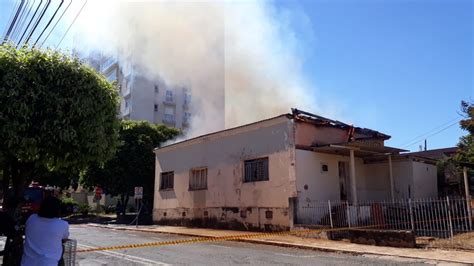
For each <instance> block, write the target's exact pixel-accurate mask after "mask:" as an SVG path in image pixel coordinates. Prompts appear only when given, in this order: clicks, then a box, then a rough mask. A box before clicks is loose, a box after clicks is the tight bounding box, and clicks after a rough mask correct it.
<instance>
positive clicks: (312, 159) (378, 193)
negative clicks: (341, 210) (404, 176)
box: [296, 150, 390, 206]
mask: <svg viewBox="0 0 474 266" xmlns="http://www.w3.org/2000/svg"><path fill="white" fill-rule="evenodd" d="M349 161H350V159H349V156H342V155H333V154H325V153H318V152H311V151H306V150H296V183H297V185H296V187H297V191H298V199H299V204H300V206H302V205H301V204H305V203H308V202H314V201H316V202H317V201H327V200H340V187H339V167H338V163H339V162H345V163H346V164H347V165H348V166H349ZM355 161H356V166H355V169H356V183H357V195H358V199H359V200H360V201H365V200H382V199H387V197H390V194H387V192H388V193H390V179H389V176H388V165H387V163H384V164H380V165H373V164H364V162H363V160H362V159H361V158H357V157H356V158H355ZM322 164H326V165H328V171H327V172H323V171H321V165H322ZM347 174H348V175H349V174H350V173H349V170H348V169H347ZM305 185H306V186H307V189H305Z"/></svg>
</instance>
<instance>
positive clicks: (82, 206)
mask: <svg viewBox="0 0 474 266" xmlns="http://www.w3.org/2000/svg"><path fill="white" fill-rule="evenodd" d="M78 207H79V212H80V213H81V214H82V215H88V214H89V212H90V211H91V207H90V206H89V204H86V203H82V204H79V206H78Z"/></svg>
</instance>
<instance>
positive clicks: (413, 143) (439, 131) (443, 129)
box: [402, 120, 459, 148]
mask: <svg viewBox="0 0 474 266" xmlns="http://www.w3.org/2000/svg"><path fill="white" fill-rule="evenodd" d="M458 123H459V120H458V121H456V122H454V123H452V124H450V125H448V126H447V127H444V128H442V129H440V130H438V131H436V132H435V133H433V134H431V135H428V136H426V137H425V138H426V139H428V138H430V137H432V136H434V135H437V134H439V133H441V132H443V131H445V130H446V129H448V128H450V127H452V126H454V125H456V124H458ZM419 141H420V140H417V141H415V142H412V143H410V144H408V145H405V146H403V147H402V148H407V147H410V146H413V145H415V144H417V143H418V142H419Z"/></svg>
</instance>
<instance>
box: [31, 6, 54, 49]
mask: <svg viewBox="0 0 474 266" xmlns="http://www.w3.org/2000/svg"><path fill="white" fill-rule="evenodd" d="M50 4H51V0H48V2H47V3H46V5H45V6H44V8H43V10H42V11H41V14H40V16H39V17H38V19H36V22H35V25H34V26H33V29H31V31H30V34H29V35H28V38H26V40H25V43H26V44H27V43H28V42H29V41H30V38H31V36H33V33H34V32H35V30H36V28H37V27H38V25H39V23H40V22H41V19H43V16H44V14H45V13H46V10H48V7H49V5H50Z"/></svg>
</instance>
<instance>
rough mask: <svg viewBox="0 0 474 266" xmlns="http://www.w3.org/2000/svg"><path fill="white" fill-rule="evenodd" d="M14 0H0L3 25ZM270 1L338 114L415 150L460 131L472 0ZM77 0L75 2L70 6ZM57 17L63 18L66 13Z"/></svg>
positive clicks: (472, 30) (471, 94)
mask: <svg viewBox="0 0 474 266" xmlns="http://www.w3.org/2000/svg"><path fill="white" fill-rule="evenodd" d="M13 3H14V1H13V0H8V1H3V0H2V1H0V29H1V30H2V31H3V29H4V28H5V24H6V22H7V20H8V18H9V16H10V12H11V10H12V6H13ZM272 4H274V5H275V7H276V8H277V9H278V10H280V11H284V12H289V13H291V14H292V25H291V26H292V28H293V29H294V30H295V36H296V38H298V39H299V41H300V42H299V44H300V46H301V48H302V52H301V56H303V57H304V67H303V71H304V74H305V77H306V79H307V80H308V81H309V83H310V86H311V87H312V88H314V89H315V90H317V91H318V95H320V97H322V98H323V100H327V101H328V102H330V103H331V104H333V105H336V106H337V109H338V112H339V113H340V114H341V117H336V118H337V119H344V120H345V121H347V120H349V121H347V122H351V123H354V124H355V125H357V126H361V127H367V128H372V129H375V130H378V131H381V132H384V133H386V134H389V135H391V136H392V139H391V140H390V141H388V142H387V144H388V145H391V146H397V147H404V148H406V149H411V150H417V149H418V145H419V144H421V143H422V142H423V140H424V138H423V137H420V138H418V139H415V138H416V137H418V136H420V135H423V134H424V133H427V134H425V137H427V141H428V148H430V149H433V148H441V147H448V146H453V145H455V144H456V143H457V141H458V139H459V137H460V136H461V135H464V134H465V132H463V131H461V130H460V129H459V126H458V125H457V124H455V125H453V124H454V123H455V122H456V119H460V118H461V117H460V116H459V115H458V112H459V106H460V102H461V100H463V99H464V100H471V101H474V83H473V77H472V75H473V73H474V53H473V47H474V43H473V35H474V4H473V1H470V0H444V1H439V0H430V1H429V0H418V1H408V0H398V1H395V0H385V1H376V0H357V1H355V0H354V1H352V0H331V1H329V0H325V1H321V0H300V1H297V0H292V1H290V0H288V1H281V0H277V1H276V2H272ZM81 5H82V2H79V1H75V2H74V4H73V6H71V10H74V12H71V13H72V14H75V13H76V12H77V10H79V9H80V6H81ZM52 10H53V9H51V11H52ZM284 12H283V13H284ZM64 21H66V25H69V24H70V22H71V21H72V16H71V17H68V18H65V19H64ZM59 27H64V25H60V26H59ZM62 32H63V31H57V32H55V34H53V36H51V40H58V38H60V35H61V33H62ZM2 33H3V32H2ZM56 35H57V36H56ZM65 43H67V41H66V42H65ZM66 45H67V44H66ZM320 115H328V114H325V113H321V114H320ZM450 125H452V126H450ZM448 126H450V127H448ZM446 127H448V128H446ZM445 128H446V129H445ZM439 131H440V132H439ZM438 132H439V133H438ZM436 133H437V134H436ZM417 140H418V141H417ZM408 144H413V145H411V146H408Z"/></svg>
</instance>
